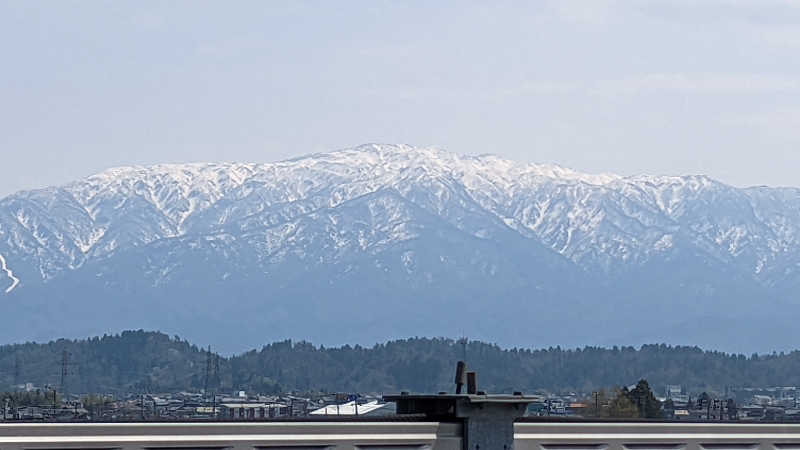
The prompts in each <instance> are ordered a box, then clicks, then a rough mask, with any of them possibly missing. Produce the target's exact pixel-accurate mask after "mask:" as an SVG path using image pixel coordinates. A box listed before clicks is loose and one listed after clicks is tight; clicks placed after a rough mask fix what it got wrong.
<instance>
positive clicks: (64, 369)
mask: <svg viewBox="0 0 800 450" xmlns="http://www.w3.org/2000/svg"><path fill="white" fill-rule="evenodd" d="M68 368H69V352H68V351H66V350H62V351H61V395H65V396H66V394H67V375H68V374H69V370H68Z"/></svg>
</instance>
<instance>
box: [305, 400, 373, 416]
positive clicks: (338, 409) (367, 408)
mask: <svg viewBox="0 0 800 450" xmlns="http://www.w3.org/2000/svg"><path fill="white" fill-rule="evenodd" d="M387 405H388V403H378V401H377V400H373V401H371V402H368V403H362V404H360V405H356V402H354V401H353V402H347V403H342V404H340V405H328V406H324V407H322V408H319V409H315V410H314V411H311V414H314V415H328V416H337V415H338V416H355V415H359V416H361V415H365V414H369V413H371V412H373V411H375V410H378V409H381V408H384V407H386V406H387Z"/></svg>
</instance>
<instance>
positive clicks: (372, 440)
mask: <svg viewBox="0 0 800 450" xmlns="http://www.w3.org/2000/svg"><path fill="white" fill-rule="evenodd" d="M73 448H74V449H119V450H134V449H136V450H139V449H150V450H162V449H163V450H166V449H184V450H188V449H203V450H213V449H231V450H240V449H241V450H245V449H247V450H253V449H272V450H286V449H291V450H307V449H308V450H312V449H313V450H381V449H385V450H401V449H409V450H416V449H420V450H421V449H434V448H435V449H437V450H439V449H441V450H461V425H459V424H455V423H439V422H410V421H396V422H392V421H387V422H355V421H343V422H330V421H324V422H216V423H110V424H104V423H86V424H59V423H46V424H8V423H5V424H0V450H23V449H51V450H56V449H58V450H63V449H73Z"/></svg>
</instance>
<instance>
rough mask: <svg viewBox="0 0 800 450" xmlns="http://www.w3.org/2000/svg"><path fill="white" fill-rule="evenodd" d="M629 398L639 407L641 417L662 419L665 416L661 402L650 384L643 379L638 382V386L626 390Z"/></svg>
mask: <svg viewBox="0 0 800 450" xmlns="http://www.w3.org/2000/svg"><path fill="white" fill-rule="evenodd" d="M626 394H627V397H628V399H629V400H630V401H631V403H633V404H634V405H636V406H637V408H638V409H639V415H640V417H643V418H646V419H660V418H662V417H664V412H663V411H662V410H661V402H660V401H658V399H656V396H655V395H653V391H652V390H651V389H650V384H648V383H647V380H645V379H642V380H639V382H638V383H636V387H635V388H633V390H631V391H626Z"/></svg>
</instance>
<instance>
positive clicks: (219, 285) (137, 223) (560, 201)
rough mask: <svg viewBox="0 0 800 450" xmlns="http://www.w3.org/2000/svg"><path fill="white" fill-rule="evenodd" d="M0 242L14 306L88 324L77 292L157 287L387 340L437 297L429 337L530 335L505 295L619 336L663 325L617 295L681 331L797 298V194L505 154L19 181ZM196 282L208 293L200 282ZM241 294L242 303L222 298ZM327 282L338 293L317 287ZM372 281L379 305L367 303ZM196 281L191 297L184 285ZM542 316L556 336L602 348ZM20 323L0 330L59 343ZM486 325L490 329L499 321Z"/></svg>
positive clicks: (533, 309)
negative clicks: (350, 325) (624, 325)
mask: <svg viewBox="0 0 800 450" xmlns="http://www.w3.org/2000/svg"><path fill="white" fill-rule="evenodd" d="M445 249H446V250H445ZM0 255H2V257H3V261H4V263H5V264H3V271H0V280H2V281H0V288H2V289H0V297H3V296H4V297H6V299H7V300H6V303H5V305H6V306H5V308H7V309H9V311H8V312H14V313H19V314H23V316H24V315H25V314H30V313H31V311H27V312H25V311H21V309H25V308H29V307H30V305H32V304H37V305H39V307H40V308H44V309H46V310H47V309H58V308H60V309H61V311H62V312H63V315H62V317H69V318H71V319H70V321H75V322H81V323H83V322H85V320H83V319H81V318H80V317H77V318H76V317H74V316H75V314H74V312H73V310H79V309H81V307H78V306H76V305H77V303H81V304H82V305H83V307H85V308H87V310H86V313H87V314H90V311H92V308H91V307H89V306H88V305H94V306H93V307H94V308H95V310H97V309H98V308H99V309H100V310H108V311H107V313H108V314H116V313H115V312H113V311H117V310H115V309H113V308H123V309H126V308H128V307H123V306H120V305H117V306H113V308H112V305H115V303H113V302H110V301H109V300H107V299H108V298H109V296H112V297H119V298H127V299H128V300H127V301H128V302H140V303H141V302H144V301H143V300H138V299H140V298H142V297H144V298H147V299H148V300H147V302H145V303H148V302H154V303H155V304H152V305H150V307H152V308H153V311H152V314H154V315H158V316H170V315H175V316H185V315H186V314H187V313H185V312H178V311H175V309H176V308H178V309H180V308H191V309H197V310H204V309H208V310H214V311H219V310H220V305H219V303H225V304H226V305H227V307H228V309H227V311H228V312H230V313H232V314H234V313H235V312H236V311H237V310H242V311H244V310H247V311H250V312H251V314H254V315H256V316H264V315H270V314H272V313H274V312H275V311H278V312H279V313H280V314H278V316H279V317H282V318H283V319H281V320H283V321H297V320H303V319H304V318H305V317H306V316H307V315H309V314H311V315H312V316H313V315H314V314H313V313H309V312H307V311H304V310H303V309H302V308H300V306H301V305H292V304H291V303H292V302H291V301H290V300H291V299H300V300H301V301H300V302H299V303H301V304H303V305H305V307H306V308H305V309H308V307H313V308H317V309H319V310H321V311H326V310H328V309H331V308H334V306H335V305H339V308H340V309H341V310H342V311H340V312H339V313H338V314H341V315H343V316H344V315H345V314H344V311H349V312H350V314H351V315H364V316H366V317H368V319H367V322H369V325H368V326H367V328H368V329H372V330H374V331H373V332H372V334H365V335H357V334H353V335H351V337H353V338H356V339H357V340H363V339H372V340H380V339H382V338H388V337H390V336H382V335H381V334H380V333H381V330H380V328H381V325H380V323H381V322H382V321H386V320H390V318H391V317H392V314H390V312H392V313H393V314H396V313H403V314H406V315H407V316H408V315H413V314H414V310H413V308H411V305H415V306H416V307H417V308H427V309H429V311H427V312H426V313H425V314H423V315H425V316H428V319H427V321H428V322H429V323H428V324H427V325H426V324H422V325H420V326H421V329H423V330H427V331H428V332H429V333H430V332H433V331H435V325H436V323H437V320H436V319H435V315H437V314H439V315H441V314H451V315H453V316H454V317H455V318H457V319H458V320H468V321H472V320H474V319H476V318H477V317H484V316H489V317H491V316H498V315H499V316H503V317H506V316H508V317H507V319H508V320H511V321H512V323H516V324H517V326H516V327H510V328H525V327H526V322H525V321H524V320H523V318H522V317H517V318H515V317H513V314H511V313H510V312H504V313H502V314H498V313H497V311H495V310H496V309H497V308H508V309H509V310H511V311H527V314H531V315H535V314H537V312H543V313H547V314H551V315H553V317H574V316H576V314H580V315H583V314H586V313H587V312H591V314H593V315H594V317H597V318H600V319H602V320H604V321H607V322H608V325H607V327H608V328H609V329H608V330H607V331H608V336H611V337H609V338H608V339H610V341H607V342H618V341H619V340H620V339H623V338H629V337H631V336H632V334H631V333H633V335H641V333H645V334H644V335H643V336H644V337H647V336H648V335H647V330H646V329H639V330H623V331H622V332H620V331H619V330H615V329H614V327H615V326H614V325H613V324H616V323H618V322H619V320H620V318H619V317H616V318H615V317H614V316H613V315H614V314H617V315H620V314H621V315H623V316H624V315H626V314H629V313H628V312H625V311H623V312H620V311H619V308H620V306H623V305H628V306H627V307H631V306H632V305H637V304H638V305H643V306H647V307H649V308H650V309H652V310H653V311H654V312H657V313H661V314H668V315H669V314H672V313H670V307H673V308H677V309H676V311H681V314H683V315H685V316H686V317H680V318H673V319H671V321H667V322H668V323H667V324H665V327H666V328H665V329H664V330H663V331H661V332H660V333H664V334H663V335H656V336H650V337H653V338H658V337H665V338H668V337H670V336H669V335H668V333H669V332H670V331H669V329H670V327H671V328H672V329H690V328H691V324H692V323H697V321H698V320H701V318H707V317H715V316H720V315H721V316H723V319H724V320H728V321H729V322H730V323H737V324H739V325H737V326H741V323H742V322H743V321H746V320H747V319H750V318H755V320H764V321H769V320H771V318H770V314H769V311H770V309H771V308H772V309H774V308H783V309H786V310H788V311H795V310H796V309H798V308H800V306H798V305H797V304H796V301H795V296H794V295H793V288H794V287H795V286H797V284H798V282H800V278H798V267H800V189H795V188H763V187H751V188H736V187H733V186H729V185H727V184H724V183H722V182H719V181H716V180H713V179H711V178H709V177H707V176H702V175H690V176H680V177H676V176H645V175H637V176H631V177H621V176H618V175H613V174H600V175H591V174H582V173H580V172H576V171H574V170H571V169H566V168H563V167H561V166H557V165H548V164H545V165H542V164H532V163H515V162H513V161H509V160H506V159H502V158H500V157H497V156H493V155H488V156H487V155H483V156H461V155H458V154H455V153H450V152H446V151H444V150H440V149H435V148H416V147H411V146H405V145H386V144H367V145H363V146H360V147H356V148H352V149H343V150H339V151H335V152H331V153H321V154H314V155H308V156H304V157H299V158H294V159H290V160H286V161H279V162H275V163H264V164H257V163H219V164H217V163H188V164H159V165H154V166H129V167H121V168H112V169H108V170H106V171H103V172H101V173H99V174H95V175H91V176H89V177H86V178H84V179H81V180H77V181H75V182H72V183H68V184H66V185H63V186H58V187H50V188H44V189H39V190H31V191H22V192H19V193H17V194H13V195H11V196H8V197H5V198H3V199H0ZM4 275H5V276H4ZM12 277H14V278H15V279H16V280H18V281H16V282H13V278H12ZM315 277H321V278H320V279H319V280H316V279H315ZM312 279H313V280H312ZM287 280H296V281H295V282H296V283H297V285H294V284H292V283H293V282H289V281H287ZM12 283H13V284H12ZM320 283H321V284H320ZM348 283H349V284H348ZM193 284H198V285H202V286H205V289H199V288H198V290H197V291H192V289H194V287H193ZM121 286H128V288H129V290H130V292H127V291H125V290H120V287H121ZM312 286H313V287H314V289H316V290H313V289H312ZM388 286H393V288H392V289H393V291H391V292H389V288H388ZM653 286H659V291H656V290H654V288H653ZM231 289H232V290H234V291H238V292H239V294H238V297H236V298H234V299H230V298H226V297H225V295H227V294H223V293H224V292H226V291H230V290H231ZM329 290H330V291H331V292H333V293H334V295H333V296H332V297H331V299H330V300H329V302H330V304H325V303H324V302H321V301H320V300H310V299H316V298H318V297H320V296H321V295H322V293H323V292H326V291H329ZM360 290H364V291H366V292H369V293H370V294H368V296H369V298H370V299H373V301H372V303H368V304H364V301H365V300H364V299H360V300H359V299H355V298H353V297H354V296H353V293H358V292H359V291H360ZM3 291H8V292H6V293H5V294H3ZM250 291H253V292H250ZM167 292H169V294H167ZM187 292H193V294H192V295H194V296H195V297H194V298H195V299H196V300H197V301H196V303H195V304H192V303H191V302H190V301H189V300H188V299H186V298H183V297H185V296H186V295H187V294H186V293H187ZM211 292H214V293H216V294H215V295H216V297H211V296H210V295H211V294H210V293H211ZM257 292H262V293H264V295H269V298H265V297H264V296H260V295H259V294H257ZM501 294H502V295H503V296H505V298H503V299H502V301H501V300H498V297H499V296H500V295H501ZM43 298H51V299H56V300H53V301H52V302H49V301H45V300H43ZM379 298H385V299H387V300H388V301H390V302H394V303H397V304H396V305H394V304H390V305H386V304H382V303H381V302H377V303H376V301H377V300H376V299H379ZM409 298H417V299H418V300H409ZM454 298H458V299H467V300H463V301H462V303H459V305H461V306H463V308H462V309H464V311H460V310H459V308H455V307H454V306H455V305H454V304H453V302H454V301H455V300H454ZM103 299H106V300H103ZM223 299H224V300H223ZM14 300H19V301H20V302H23V303H24V302H26V301H27V302H28V303H29V305H25V306H22V305H15V304H14V303H13V301H14ZM8 301H11V302H12V303H11V304H9V303H7V302H8ZM120 301H122V300H120ZM759 302H760V303H759ZM162 303H163V304H162ZM148 304H149V303H148ZM54 305H60V306H59V307H58V308H55V306H54ZM355 305H361V306H359V307H356V306H355ZM501 305H502V306H501ZM758 306H762V307H761V308H759V307H758ZM109 308H111V309H110V310H109ZM128 309H129V308H128ZM222 309H225V308H222ZM369 309H375V310H376V311H378V312H375V313H370V312H365V311H367V310H369ZM126 310H127V309H126ZM454 311H455V312H454ZM117 312H118V311H117ZM193 314H195V315H196V316H198V317H204V318H203V319H201V320H199V322H207V321H209V320H211V319H212V317H210V316H209V317H206V316H208V314H205V313H203V312H202V311H201V312H196V313H193ZM476 314H477V315H476ZM481 314H482V315H483V316H481ZM509 314H511V316H509ZM133 316H135V317H138V318H139V319H140V320H142V321H144V322H146V323H145V324H137V323H131V322H128V323H120V324H118V325H127V326H132V327H140V326H144V325H148V326H153V327H154V328H161V329H170V330H172V329H173V328H174V331H176V332H180V333H181V334H186V333H185V331H187V330H185V327H186V325H184V324H181V323H180V321H179V320H175V319H170V320H169V324H168V325H169V327H167V328H164V327H163V326H155V325H162V324H163V321H162V322H159V321H156V322H157V323H152V320H153V319H151V318H149V317H148V316H147V314H144V311H141V312H137V313H135V314H133V315H132V317H133ZM728 316H730V317H728ZM319 318H320V320H321V319H322V318H323V317H322V316H320V317H319ZM109 320H111V321H112V322H113V321H115V320H119V318H115V317H110V318H109ZM159 320H161V319H159ZM273 320H278V319H273ZM582 320H583V319H582ZM422 322H426V320H422ZM534 322H535V321H534ZM109 325H111V324H110V323H109ZM314 325H315V326H314V328H319V327H321V326H323V324H322V323H315V324H314ZM538 325H541V326H545V327H546V328H547V330H546V332H545V333H544V334H545V335H546V336H549V337H547V339H558V338H564V339H567V340H568V341H569V342H572V343H575V344H579V343H584V344H585V343H602V342H606V341H605V340H604V339H606V337H605V336H594V337H591V336H588V335H587V334H586V332H576V333H573V334H569V333H565V332H564V331H563V330H558V329H554V328H553V325H547V324H546V323H545V324H538ZM197 326H198V328H199V327H201V326H200V325H199V324H198V325H197ZM226 326H231V327H233V325H231V324H228V325H226ZM580 326H586V325H580ZM23 328H24V327H17V329H16V330H12V331H10V332H8V335H7V336H0V338H13V337H14V336H17V334H16V333H22V336H27V337H37V338H40V339H41V338H46V337H48V336H49V337H53V336H50V335H48V334H46V333H48V332H49V333H52V331H47V332H44V331H41V330H24V329H23ZM283 328H284V331H283V332H287V331H285V330H288V329H289V327H283ZM78 329H80V330H82V331H97V332H101V331H103V330H101V329H99V328H89V329H86V328H83V327H80V326H76V327H72V328H70V327H69V326H65V327H64V328H62V329H61V331H62V334H63V333H66V335H68V336H73V335H74V333H75V332H76V331H77V330H78ZM117 329H119V328H117ZM231 329H234V328H231ZM278 329H281V326H278ZM278 329H276V332H279V331H278ZM409 331H411V327H410V326H398V328H397V329H396V330H395V332H396V333H399V335H403V334H409ZM384 332H385V331H384ZM484 332H485V333H486V334H484V335H482V337H486V338H489V339H491V338H493V337H494V336H492V335H491V332H492V330H491V327H490V326H488V325H486V326H485V330H484ZM498 332H500V333H502V334H503V335H504V336H505V337H506V338H507V340H504V339H500V341H501V342H505V343H522V342H523V341H520V339H524V336H525V334H526V333H525V332H523V331H520V330H517V331H510V330H500V331H498ZM770 333H772V334H775V335H776V336H785V335H786V333H788V331H785V332H784V331H781V330H772V331H770V332H768V333H767V334H770ZM410 334H414V333H413V331H411V333H410ZM395 335H397V334H395ZM533 335H534V336H535V335H536V333H534V334H533ZM690 335H692V336H693V335H697V333H696V332H692V333H690ZM190 336H191V337H195V336H194V335H191V334H190ZM273 337H274V338H279V337H282V336H281V335H276V336H273ZM296 337H297V336H296ZM315 337H316V338H318V339H317V340H319V341H321V342H327V339H329V338H330V337H331V336H330V333H328V334H325V333H322V334H320V335H318V336H315ZM587 339H591V340H587ZM687 339H688V338H687ZM698 339H707V337H702V338H701V337H699V336H698ZM736 339H740V340H741V342H740V344H737V345H745V346H746V345H752V344H747V340H748V339H746V338H745V337H741V338H736ZM768 339H775V337H771V338H768ZM779 339H782V338H779ZM598 341H599V342H598ZM703 343H708V344H711V345H713V344H716V343H718V342H717V341H709V342H705V341H703ZM773 343H774V342H773ZM747 350H748V351H749V349H747Z"/></svg>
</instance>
